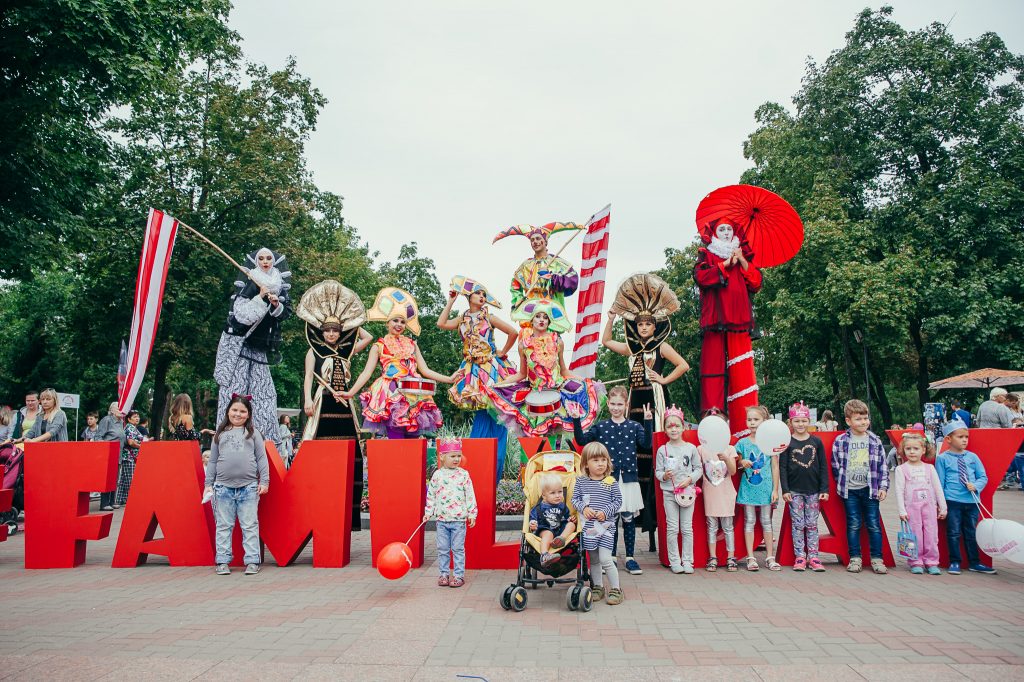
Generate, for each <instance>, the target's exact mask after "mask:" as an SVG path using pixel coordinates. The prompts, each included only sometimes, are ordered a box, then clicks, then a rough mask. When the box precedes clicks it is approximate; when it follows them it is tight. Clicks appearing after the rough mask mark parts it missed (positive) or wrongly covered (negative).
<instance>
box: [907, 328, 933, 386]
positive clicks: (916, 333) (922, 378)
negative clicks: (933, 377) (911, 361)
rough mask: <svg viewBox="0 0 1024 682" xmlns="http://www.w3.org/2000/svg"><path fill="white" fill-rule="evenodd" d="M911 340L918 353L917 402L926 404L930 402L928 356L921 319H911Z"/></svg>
mask: <svg viewBox="0 0 1024 682" xmlns="http://www.w3.org/2000/svg"><path fill="white" fill-rule="evenodd" d="M910 340H911V341H912V342H913V344H914V351H915V352H916V353H917V403H918V404H919V405H924V404H925V403H927V402H928V384H929V383H930V381H929V376H928V356H927V355H925V352H924V339H923V338H922V337H921V320H919V319H917V318H912V319H911V320H910Z"/></svg>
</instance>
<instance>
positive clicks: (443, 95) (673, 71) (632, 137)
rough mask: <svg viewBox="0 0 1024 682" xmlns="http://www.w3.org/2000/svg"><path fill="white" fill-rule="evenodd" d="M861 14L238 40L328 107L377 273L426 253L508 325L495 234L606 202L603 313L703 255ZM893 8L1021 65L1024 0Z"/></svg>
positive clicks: (765, 13) (324, 130)
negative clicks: (757, 119) (727, 208)
mask: <svg viewBox="0 0 1024 682" xmlns="http://www.w3.org/2000/svg"><path fill="white" fill-rule="evenodd" d="M867 4H868V3H866V2H865V1H864V0H859V1H853V2H849V1H846V0H829V1H828V2H822V1H821V0H813V1H803V0H801V1H791V0H787V1H786V2H764V1H763V0H762V1H760V2H736V1H730V0H724V1H720V2H708V3H688V2H679V1H663V0H648V1H646V2H633V3H626V2H615V3H612V2H595V1H594V0H590V1H588V2H584V1H575V0H574V1H571V2H569V1H552V0H548V1H546V2H533V1H520V2H515V3H512V2H500V3H499V2H494V1H490V2H489V1H488V0H472V1H471V0H462V1H456V0H421V1H419V2H412V1H409V2H352V1H350V0H345V1H342V0H293V1H292V2H287V3H285V2H280V0H273V1H270V0H236V5H235V8H234V10H233V12H232V15H231V24H232V26H233V27H234V28H235V29H236V30H237V31H239V33H241V35H242V38H243V40H244V50H245V53H246V56H247V57H248V58H249V59H251V60H254V61H259V62H263V63H266V64H267V65H268V66H270V67H279V66H281V65H282V64H283V63H284V62H285V60H286V59H287V58H288V56H289V55H293V56H294V57H295V58H296V59H297V60H298V66H299V70H300V71H301V72H302V73H303V74H304V75H306V76H308V77H309V78H311V79H312V82H313V84H314V85H315V86H316V87H318V88H319V89H320V90H321V91H322V92H323V94H324V95H325V96H326V97H327V99H328V104H327V107H326V109H325V110H324V111H323V113H322V114H321V116H320V123H319V127H318V130H317V131H316V133H314V135H313V137H312V139H311V141H310V143H309V145H308V156H309V163H310V167H311V169H312V170H313V172H314V173H315V178H316V182H317V184H318V185H319V186H320V187H321V188H323V189H326V190H330V191H332V192H336V193H338V194H340V195H342V196H344V197H345V215H346V217H347V220H348V221H349V223H351V224H352V225H354V226H355V227H356V228H357V229H358V230H359V232H360V234H361V235H362V237H363V238H364V239H366V240H367V241H368V242H369V243H370V245H371V246H372V247H373V248H374V249H376V250H378V251H379V252H380V254H381V258H383V259H388V260H390V259H394V258H395V256H396V255H397V254H398V249H399V247H400V245H401V244H403V243H405V242H410V241H417V242H419V245H420V251H421V253H423V254H424V255H427V256H429V257H431V258H433V259H434V261H435V262H436V263H437V274H438V278H439V279H440V280H441V283H442V286H446V285H447V281H448V279H449V278H450V277H451V276H452V275H454V274H463V275H467V276H470V277H473V278H475V279H479V280H481V281H482V282H483V283H484V284H485V285H486V286H487V287H488V288H489V289H490V290H491V292H492V293H493V294H495V295H496V296H497V297H498V298H499V300H501V301H503V302H504V303H505V304H506V305H505V310H506V313H507V309H508V306H507V302H508V299H509V296H508V283H509V279H510V277H511V273H512V271H513V270H514V268H515V267H516V266H517V265H518V264H519V262H520V261H521V260H522V259H523V258H525V257H526V256H527V255H528V254H529V247H528V244H527V241H526V240H525V239H523V238H511V237H510V238H507V239H505V240H503V241H501V242H499V243H498V244H495V245H491V239H492V238H493V237H494V235H495V234H496V233H497V232H498V231H499V230H501V229H503V228H505V227H507V226H509V225H513V224H516V223H532V224H539V223H545V222H550V221H552V220H562V221H570V220H573V221H583V220H586V219H587V218H588V217H589V216H590V215H591V214H592V213H594V212H595V211H597V210H598V209H600V208H601V207H603V206H604V205H605V204H607V203H611V204H612V222H611V243H610V252H609V258H608V264H609V267H608V282H609V292H608V295H607V296H606V305H607V304H608V303H610V298H611V296H612V295H613V291H614V287H616V286H617V285H618V283H619V282H620V281H621V280H622V279H623V278H625V277H626V276H627V275H628V274H630V273H632V272H638V271H649V270H653V269H656V268H659V267H661V266H662V264H663V263H664V258H663V250H664V249H665V248H666V247H669V246H675V247H681V246H684V245H685V244H687V243H689V242H690V241H692V239H693V236H694V234H695V226H694V220H693V216H694V211H695V209H696V207H697V204H698V202H699V201H700V200H701V198H702V197H703V196H704V195H705V194H707V193H708V192H710V191H711V190H713V189H715V188H717V187H719V186H722V185H728V184H733V183H735V182H736V181H737V180H738V178H739V175H740V173H742V172H743V170H744V169H746V168H747V167H748V165H749V164H748V163H747V162H746V160H745V159H744V158H743V153H742V145H743V141H744V140H745V139H746V137H747V136H748V135H749V134H750V133H751V132H752V131H753V130H754V111H755V109H756V108H757V107H758V106H759V105H760V104H762V103H764V102H767V101H775V102H781V103H784V104H786V105H787V106H788V105H790V98H791V97H792V96H793V94H794V93H795V92H796V91H797V89H798V88H799V86H800V79H801V77H802V75H803V73H804V66H805V63H806V60H807V59H808V58H813V59H814V60H816V61H818V62H822V61H824V59H825V58H826V57H828V55H829V53H830V52H831V51H832V50H835V49H837V48H839V47H841V46H842V45H843V42H844V35H845V34H846V32H847V31H849V30H850V29H851V27H852V25H853V20H854V17H855V16H856V14H857V13H858V12H859V11H860V10H861V9H863V8H864V7H865V6H867ZM890 4H892V5H893V6H894V7H895V9H896V11H895V14H894V19H895V20H896V21H898V22H899V23H900V24H902V25H903V26H904V27H905V28H907V29H916V28H920V27H923V26H925V25H927V24H929V23H931V22H933V21H942V22H943V23H945V22H949V21H950V20H952V23H951V25H950V30H951V31H952V32H953V34H954V35H955V36H956V38H957V39H958V40H963V39H966V38H973V37H976V36H978V35H979V34H981V33H983V32H985V31H995V32H997V33H998V34H999V35H1000V36H1002V38H1003V39H1004V40H1005V41H1006V43H1007V44H1008V46H1009V48H1010V49H1011V50H1013V51H1015V52H1017V53H1022V52H1024V28H1022V27H1024V2H1021V1H1020V0H1002V1H994V0H974V1H973V2H962V1H960V2H957V1H953V0H915V1H913V2H909V1H901V0H894V1H893V2H891V3H890ZM871 6H872V7H878V6H879V5H878V4H873V5H871ZM565 239H567V236H565V235H556V236H555V237H554V238H553V239H552V252H554V251H555V250H557V249H558V248H559V246H560V245H561V243H562V241H563V240H565ZM580 241H581V239H577V240H576V243H574V244H573V245H571V246H570V247H569V248H568V249H566V255H568V256H569V260H571V261H574V262H578V261H579V257H580V250H579V246H578V243H579V242H580ZM297 267H301V264H297ZM329 275H330V273H324V276H325V277H327V276H329ZM571 300H572V301H573V304H572V306H571V307H572V308H573V310H570V311H569V312H570V314H571V315H574V314H575V312H574V307H575V297H573V299H571ZM367 303H369V302H367Z"/></svg>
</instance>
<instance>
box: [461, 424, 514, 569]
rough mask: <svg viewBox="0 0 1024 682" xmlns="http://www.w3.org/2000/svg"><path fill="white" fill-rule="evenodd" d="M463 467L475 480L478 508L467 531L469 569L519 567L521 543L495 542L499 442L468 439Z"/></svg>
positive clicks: (491, 439)
mask: <svg viewBox="0 0 1024 682" xmlns="http://www.w3.org/2000/svg"><path fill="white" fill-rule="evenodd" d="M462 453H463V458H462V466H463V468H465V469H466V471H468V472H469V477H470V478H471V479H472V480H473V491H474V492H475V493H476V504H477V507H479V510H480V511H479V515H478V516H477V521H476V525H475V526H474V527H472V528H470V529H468V530H467V531H466V568H473V569H479V568H494V569H502V568H511V569H514V568H516V566H518V565H519V542H518V541H516V542H495V541H494V531H495V521H496V518H495V514H496V506H497V495H496V493H495V489H496V488H497V484H498V441H496V440H494V439H493V438H465V439H463V441H462Z"/></svg>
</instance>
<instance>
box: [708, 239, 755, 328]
mask: <svg viewBox="0 0 1024 682" xmlns="http://www.w3.org/2000/svg"><path fill="white" fill-rule="evenodd" d="M742 249H743V256H744V258H746V259H747V262H748V263H749V264H750V265H749V267H748V268H747V269H746V270H744V269H743V267H742V266H740V265H738V264H737V265H731V266H729V267H728V268H726V267H725V259H724V258H720V257H719V256H716V255H715V254H713V253H711V252H710V251H708V250H707V249H706V248H701V249H700V250H699V251H698V252H697V264H696V265H695V266H694V268H693V278H694V279H695V280H696V281H697V286H698V287H699V288H700V328H701V329H703V330H706V331H731V332H749V331H750V330H751V329H752V328H753V325H754V315H753V311H752V309H751V302H750V296H751V294H754V293H757V291H758V290H760V288H761V271H760V270H758V269H757V268H756V267H755V266H754V253H753V251H751V250H750V247H749V246H747V245H746V244H743V245H742Z"/></svg>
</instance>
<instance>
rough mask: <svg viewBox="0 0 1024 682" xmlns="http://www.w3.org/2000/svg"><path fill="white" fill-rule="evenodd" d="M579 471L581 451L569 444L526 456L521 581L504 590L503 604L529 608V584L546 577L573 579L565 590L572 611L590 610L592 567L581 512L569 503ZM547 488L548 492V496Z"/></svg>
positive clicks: (548, 579) (536, 584)
mask: <svg viewBox="0 0 1024 682" xmlns="http://www.w3.org/2000/svg"><path fill="white" fill-rule="evenodd" d="M579 471H580V456H579V455H578V454H576V453H575V452H572V451H569V450H557V451H549V452H541V453H538V454H537V455H534V456H533V457H531V458H530V461H529V462H527V464H526V468H525V469H524V471H523V492H524V493H525V495H526V507H525V509H524V511H523V536H522V540H521V541H520V545H519V570H518V573H517V575H516V582H515V583H513V584H511V585H509V586H508V587H506V588H505V590H504V591H503V592H502V594H501V597H500V599H499V603H500V604H501V607H502V608H503V609H505V610H513V611H522V610H523V609H525V608H526V601H527V592H526V588H525V585H527V584H529V585H531V586H532V587H533V588H534V589H536V588H538V587H540V585H541V584H542V583H546V584H547V586H548V587H553V586H554V585H555V584H556V583H559V584H571V587H570V588H569V591H568V594H567V595H566V604H567V605H568V607H569V610H570V611H576V610H579V611H589V610H590V607H591V604H592V603H591V594H590V586H589V585H588V583H589V582H590V571H589V569H588V567H587V560H586V556H585V555H584V554H583V552H582V551H581V550H580V539H579V531H578V530H577V529H578V528H579V522H578V518H577V513H576V510H575V508H574V507H573V506H572V504H571V503H569V504H566V500H570V499H572V493H573V488H574V486H575V484H576V477H577V475H578V474H579ZM556 488H557V491H558V493H557V494H555V489H556ZM545 493H548V495H549V496H548V497H547V498H546V499H545ZM563 523H564V526H563V525H562V524H563Z"/></svg>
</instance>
